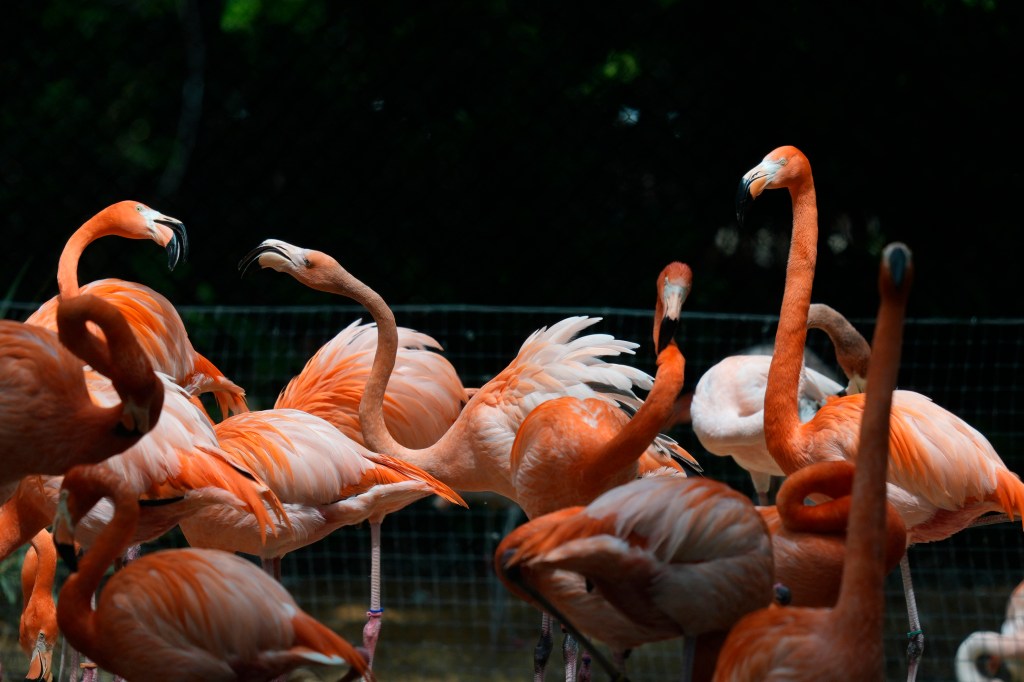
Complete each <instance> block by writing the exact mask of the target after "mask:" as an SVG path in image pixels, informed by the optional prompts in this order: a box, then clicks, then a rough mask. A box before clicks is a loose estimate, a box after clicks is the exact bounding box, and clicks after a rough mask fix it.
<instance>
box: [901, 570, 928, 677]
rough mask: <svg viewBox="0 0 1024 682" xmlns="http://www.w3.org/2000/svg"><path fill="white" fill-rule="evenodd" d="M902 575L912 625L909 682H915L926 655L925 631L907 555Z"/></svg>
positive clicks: (909, 633)
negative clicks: (918, 610)
mask: <svg viewBox="0 0 1024 682" xmlns="http://www.w3.org/2000/svg"><path fill="white" fill-rule="evenodd" d="M900 575H901V576H902V578H903V596H904V597H905V598H906V600H907V618H908V620H909V623H910V629H909V631H908V632H907V638H908V639H909V640H910V643H909V644H908V645H907V682H914V680H916V679H917V667H918V664H919V663H920V661H921V654H922V653H924V631H922V630H921V617H920V615H918V612H917V598H916V597H915V596H914V585H913V584H912V583H911V579H910V560H909V559H908V558H907V554H904V555H903V558H902V559H900Z"/></svg>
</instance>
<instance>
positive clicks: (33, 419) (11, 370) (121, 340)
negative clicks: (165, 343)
mask: <svg viewBox="0 0 1024 682" xmlns="http://www.w3.org/2000/svg"><path fill="white" fill-rule="evenodd" d="M57 315H58V327H59V333H58V334H54V333H53V332H51V331H49V330H47V329H42V328H40V327H35V326H32V325H29V324H24V323H20V322H13V321H10V320H3V321H0V348H2V349H3V351H2V354H0V377H2V390H0V449H2V450H3V452H4V458H3V466H2V467H0V489H2V490H3V495H2V497H0V500H6V499H7V498H9V497H10V496H11V494H12V492H13V490H14V488H15V487H16V486H17V484H18V482H19V481H20V480H21V478H22V477H24V476H27V475H30V474H51V475H60V474H63V473H64V472H65V471H66V470H67V469H68V468H70V467H71V466H73V465H74V464H78V463H92V462H98V461H101V460H103V459H106V458H107V457H110V456H112V455H116V454H118V453H120V452H123V451H124V450H126V449H127V448H129V447H131V446H132V445H134V444H136V443H138V442H139V440H140V439H141V438H142V437H143V436H144V435H145V434H146V433H148V432H149V431H150V429H152V428H154V427H155V426H156V424H157V420H158V418H159V416H160V410H161V407H162V405H163V388H162V386H161V383H160V380H159V378H158V377H157V375H156V374H155V373H154V372H153V369H152V367H151V365H150V363H149V361H148V360H147V359H146V357H145V355H144V354H143V352H142V349H141V348H140V346H139V344H138V343H137V342H136V339H135V336H134V335H133V334H132V331H131V329H130V328H129V327H128V324H127V323H126V322H125V319H124V317H123V316H122V315H121V314H120V313H119V312H118V311H117V309H116V308H114V306H112V305H110V304H109V303H106V302H105V301H103V300H102V299H100V298H97V297H95V296H81V297H78V298H76V299H72V300H68V301H65V302H63V303H62V304H61V305H60V307H59V308H58V311H57ZM89 322H91V323H94V324H96V325H98V326H99V328H100V329H102V330H103V333H104V335H105V337H106V342H103V341H101V340H100V339H98V338H97V337H96V336H95V335H94V334H93V333H92V332H90V331H89V330H88V329H87V328H86V324H87V323H89ZM58 338H59V340H58ZM115 358H116V361H115ZM83 361H84V362H85V363H88V364H89V365H91V366H92V367H93V368H94V369H95V371H97V372H101V373H102V374H104V375H105V376H107V377H109V379H110V385H111V387H112V389H113V392H114V393H115V395H114V399H113V400H112V401H108V403H107V404H105V405H102V406H101V405H98V404H95V403H94V402H93V400H92V399H91V398H90V394H89V390H88V389H87V387H86V381H85V376H84V374H83V372H82V369H83ZM35 530H38V528H37V529H35ZM35 530H34V531H33V532H31V533H29V534H28V536H27V537H26V538H25V541H27V540H28V538H31V537H32V536H33V535H35Z"/></svg>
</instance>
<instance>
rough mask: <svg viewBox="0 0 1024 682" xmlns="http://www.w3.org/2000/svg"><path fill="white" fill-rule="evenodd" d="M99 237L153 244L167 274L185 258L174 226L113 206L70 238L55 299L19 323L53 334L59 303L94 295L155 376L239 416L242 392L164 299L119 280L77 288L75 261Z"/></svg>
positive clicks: (125, 205) (146, 211) (131, 207)
mask: <svg viewBox="0 0 1024 682" xmlns="http://www.w3.org/2000/svg"><path fill="white" fill-rule="evenodd" d="M105 236H118V237H124V238H126V239H149V240H152V241H154V242H156V243H157V244H159V245H160V246H163V247H164V248H166V249H167V264H168V267H170V268H171V269H172V270H173V269H174V267H175V266H176V265H177V264H178V262H179V261H180V260H182V259H184V258H187V256H188V238H187V235H186V233H185V226H184V225H183V224H182V223H181V221H180V220H178V219H176V218H171V217H170V216H166V215H164V214H162V213H159V212H158V211H155V210H153V209H152V208H150V207H148V206H146V205H145V204H142V203H139V202H137V201H119V202H117V203H115V204H112V205H110V206H108V207H107V208H105V209H103V210H102V211H100V212H99V213H97V214H96V215H94V216H93V217H92V218H90V219H89V220H87V221H86V222H85V223H84V224H83V225H82V226H81V227H79V228H78V229H77V230H76V231H75V232H74V234H72V235H71V237H70V239H68V242H67V244H65V246H64V250H63V251H62V252H61V255H60V262H59V264H58V267H57V286H58V291H59V293H58V295H57V296H55V297H54V298H52V299H50V300H49V301H47V302H46V303H44V304H43V305H42V306H40V307H39V309H38V310H36V311H35V312H34V313H32V315H30V316H29V318H28V319H27V320H25V322H26V323H27V324H33V325H37V326H40V327H46V328H47V329H53V330H56V317H55V315H56V309H57V303H58V302H59V301H60V300H62V299H64V298H68V297H71V296H77V295H78V294H80V293H83V294H86V293H88V294H94V295H96V296H98V297H100V298H103V299H106V300H107V301H109V302H110V303H112V304H114V305H115V306H116V307H117V308H118V309H119V310H120V311H121V312H122V313H123V314H124V316H125V318H126V319H127V320H128V323H129V325H131V327H132V329H133V330H134V332H135V334H136V336H137V337H138V339H139V343H141V344H142V347H143V348H144V349H145V351H146V354H147V355H148V356H149V358H150V360H151V362H152V363H153V367H154V368H155V369H156V370H157V371H159V372H163V373H165V374H168V375H169V376H170V377H171V378H172V379H174V381H175V382H176V383H178V384H179V385H181V386H184V387H185V388H186V389H188V391H189V392H190V393H192V394H193V395H197V394H199V393H204V392H207V391H211V392H212V393H213V395H214V398H215V400H216V401H217V404H218V405H219V407H220V410H221V412H222V414H224V415H227V414H229V413H230V412H243V411H245V409H246V405H245V391H244V390H243V389H242V388H241V387H239V386H237V385H236V384H235V383H234V382H232V381H231V380H230V379H228V378H227V377H225V376H224V374H223V372H221V371H220V370H219V369H218V368H217V367H216V366H215V365H214V364H213V363H212V362H210V360H208V359H207V358H206V357H204V356H203V355H201V354H200V353H198V352H197V351H196V350H195V348H193V346H192V342H191V341H190V340H189V338H188V332H187V331H186V330H185V325H184V323H183V322H182V320H181V316H180V315H179V314H178V311H177V310H175V308H174V306H173V305H171V302H170V301H168V300H167V298H166V297H164V296H163V295H162V294H160V293H158V292H156V291H154V290H153V289H151V288H149V287H147V286H145V285H143V284H139V283H137V282H129V281H125V280H120V279H102V280H97V281H95V282H90V283H88V284H85V285H82V286H81V287H80V286H79V283H78V261H79V259H80V258H81V256H82V252H83V251H84V250H85V248H86V247H87V246H88V245H89V244H91V243H92V242H94V241H95V240H97V239H99V238H101V237H105Z"/></svg>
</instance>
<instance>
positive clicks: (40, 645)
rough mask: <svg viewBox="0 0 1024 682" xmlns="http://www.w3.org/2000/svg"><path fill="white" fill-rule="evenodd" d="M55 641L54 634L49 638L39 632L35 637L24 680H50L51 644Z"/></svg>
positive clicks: (51, 674) (51, 677)
mask: <svg viewBox="0 0 1024 682" xmlns="http://www.w3.org/2000/svg"><path fill="white" fill-rule="evenodd" d="M55 640H56V633H54V636H53V637H52V638H50V637H49V636H48V635H47V633H45V632H43V631H42V630H40V631H39V634H38V636H37V637H36V643H35V647H33V649H32V658H31V659H29V663H28V671H27V672H26V673H25V679H26V680H52V679H53V668H52V667H51V665H52V661H53V644H54V641H55Z"/></svg>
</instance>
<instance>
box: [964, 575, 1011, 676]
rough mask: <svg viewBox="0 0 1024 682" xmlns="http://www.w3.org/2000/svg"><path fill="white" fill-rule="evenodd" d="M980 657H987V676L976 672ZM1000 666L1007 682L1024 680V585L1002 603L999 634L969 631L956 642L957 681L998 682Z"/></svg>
mask: <svg viewBox="0 0 1024 682" xmlns="http://www.w3.org/2000/svg"><path fill="white" fill-rule="evenodd" d="M982 656H988V661H987V665H986V668H987V671H988V673H989V674H988V675H983V674H982V673H981V672H980V671H979V670H978V662H979V659H980V658H981V657H982ZM1003 663H1005V664H1006V669H1007V671H1008V672H1009V673H1010V680H1011V682H1021V680H1024V582H1021V583H1020V584H1019V585H1017V587H1015V588H1014V590H1013V592H1012V593H1011V594H1010V598H1009V599H1008V600H1007V601H1006V617H1005V619H1004V620H1003V625H1002V628H1000V631H999V632H987V631H978V632H972V633H971V634H970V635H968V636H967V638H966V639H964V641H963V642H961V643H960V646H959V647H958V648H957V650H956V663H955V666H956V679H957V682H998V681H997V680H996V674H998V672H999V668H1000V666H1001V665H1002V664H1003Z"/></svg>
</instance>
